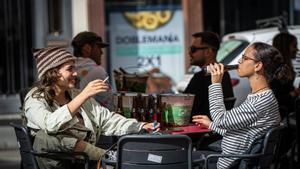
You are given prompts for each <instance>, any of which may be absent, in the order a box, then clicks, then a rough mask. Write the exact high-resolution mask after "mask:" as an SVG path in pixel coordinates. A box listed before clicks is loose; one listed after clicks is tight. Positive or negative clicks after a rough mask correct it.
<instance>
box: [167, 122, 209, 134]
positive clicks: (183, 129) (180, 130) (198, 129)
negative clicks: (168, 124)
mask: <svg viewBox="0 0 300 169" xmlns="http://www.w3.org/2000/svg"><path fill="white" fill-rule="evenodd" d="M168 132H169V133H170V134H191V133H207V132H211V130H210V129H208V128H206V127H204V126H196V125H194V124H191V125H188V126H180V127H173V128H169V129H168Z"/></svg>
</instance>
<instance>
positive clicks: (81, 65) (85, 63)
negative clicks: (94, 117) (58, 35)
mask: <svg viewBox="0 0 300 169" xmlns="http://www.w3.org/2000/svg"><path fill="white" fill-rule="evenodd" d="M71 45H72V47H73V53H74V56H76V57H77V60H76V71H77V73H78V83H77V87H79V88H80V89H83V88H84V87H85V86H86V85H87V84H88V83H89V82H90V81H93V80H95V79H101V80H104V79H106V78H107V77H108V74H107V72H106V71H105V69H104V68H103V67H102V66H101V57H102V54H103V51H102V48H105V47H107V46H109V44H108V43H105V42H103V40H102V38H101V37H100V36H98V35H97V34H96V33H94V32H87V31H85V32H80V33H78V34H77V35H76V36H75V37H74V38H73V40H72V43H71ZM95 99H96V100H97V101H98V102H99V103H100V104H101V105H102V106H104V107H106V108H108V109H109V110H111V111H114V110H115V107H114V104H113V95H112V91H111V90H109V91H108V92H103V93H99V94H97V95H96V96H95Z"/></svg>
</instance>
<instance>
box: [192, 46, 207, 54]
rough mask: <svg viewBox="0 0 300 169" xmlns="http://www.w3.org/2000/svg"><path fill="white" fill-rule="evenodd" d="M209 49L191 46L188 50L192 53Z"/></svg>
mask: <svg viewBox="0 0 300 169" xmlns="http://www.w3.org/2000/svg"><path fill="white" fill-rule="evenodd" d="M208 48H209V47H196V46H191V47H190V50H191V52H192V53H195V52H197V50H204V49H208Z"/></svg>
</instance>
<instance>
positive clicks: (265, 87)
mask: <svg viewBox="0 0 300 169" xmlns="http://www.w3.org/2000/svg"><path fill="white" fill-rule="evenodd" d="M267 88H269V86H264V87H262V88H260V89H258V90H256V91H255V92H252V94H255V93H258V92H260V91H262V90H264V89H267Z"/></svg>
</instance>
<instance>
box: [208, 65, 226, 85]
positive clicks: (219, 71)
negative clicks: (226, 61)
mask: <svg viewBox="0 0 300 169" xmlns="http://www.w3.org/2000/svg"><path fill="white" fill-rule="evenodd" d="M208 69H209V71H210V73H211V83H222V78H223V75H224V65H223V64H222V63H211V64H209V66H208Z"/></svg>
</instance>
